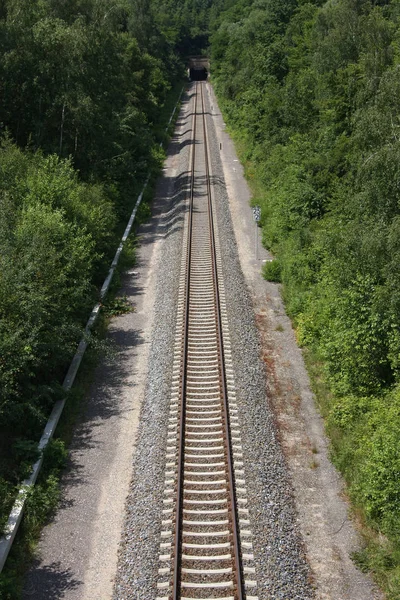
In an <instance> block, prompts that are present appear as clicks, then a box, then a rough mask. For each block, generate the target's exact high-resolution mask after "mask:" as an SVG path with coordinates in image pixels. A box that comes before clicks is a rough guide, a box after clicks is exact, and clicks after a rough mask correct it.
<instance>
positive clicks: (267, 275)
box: [263, 259, 281, 283]
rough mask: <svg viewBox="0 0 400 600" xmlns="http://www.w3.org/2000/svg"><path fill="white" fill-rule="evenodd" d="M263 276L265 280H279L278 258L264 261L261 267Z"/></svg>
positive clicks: (279, 265) (279, 267)
mask: <svg viewBox="0 0 400 600" xmlns="http://www.w3.org/2000/svg"><path fill="white" fill-rule="evenodd" d="M263 276H264V279H266V280H267V281H273V282H275V283H280V282H281V264H280V262H279V260H277V259H274V260H271V261H270V262H266V263H265V265H264V267H263Z"/></svg>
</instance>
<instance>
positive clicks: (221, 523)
mask: <svg viewBox="0 0 400 600" xmlns="http://www.w3.org/2000/svg"><path fill="white" fill-rule="evenodd" d="M204 86H205V84H204V83H195V84H193V85H192V88H191V92H192V101H191V105H192V110H193V120H192V140H191V159H190V163H191V168H190V177H189V198H188V211H187V217H186V222H185V232H184V247H183V256H182V266H181V277H180V290H179V305H178V308H177V326H176V337H175V348H174V367H173V382H172V390H171V404H170V415H169V426H168V441H167V455H166V476H165V477H166V478H165V490H164V500H163V503H164V509H163V520H162V532H161V538H162V539H161V545H160V549H161V551H160V568H159V582H158V592H159V596H158V600H188V599H200V598H202V599H203V598H204V599H208V600H214V599H216V600H244V599H247V600H256V598H257V596H256V595H255V594H256V581H255V568H254V567H253V554H252V542H251V528H250V521H249V514H248V512H249V511H248V508H247V495H246V482H245V476H244V468H243V456H242V446H241V437H240V429H239V422H238V416H237V412H238V411H237V406H236V397H235V383H234V374H233V368H232V359H231V350H230V342H229V328H228V320H227V313H226V307H225V293H224V286H223V281H222V263H221V255H220V249H219V242H218V225H217V223H216V219H215V209H214V208H213V190H212V181H211V177H210V161H209V151H208V141H207V120H206V111H205V106H204V97H203V90H204Z"/></svg>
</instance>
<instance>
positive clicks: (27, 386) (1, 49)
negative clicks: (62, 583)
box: [0, 0, 183, 597]
mask: <svg viewBox="0 0 400 600" xmlns="http://www.w3.org/2000/svg"><path fill="white" fill-rule="evenodd" d="M151 11H152V7H151V6H150V3H149V2H146V1H145V0H144V1H139V0H137V2H130V1H128V0H116V1H115V2H113V3H112V4H110V2H108V1H107V0H74V1H72V2H71V1H70V0H68V2H64V1H60V0H56V1H55V0H34V1H31V2H28V3H26V2H22V1H20V0H5V1H3V2H1V3H0V87H1V90H2V92H1V95H0V115H1V127H2V134H1V140H0V529H2V527H3V526H4V524H5V521H6V518H7V516H8V512H9V509H10V506H11V504H12V501H13V498H14V495H15V490H16V487H15V486H16V485H17V484H18V482H19V481H20V480H21V479H22V478H23V477H24V476H26V475H27V473H28V472H29V465H30V464H31V462H32V460H34V459H36V450H35V448H36V443H37V440H38V439H39V438H40V435H41V433H42V430H43V426H44V424H45V422H46V419H47V417H48V414H49V412H50V410H51V408H52V406H53V404H54V402H55V400H56V399H57V398H59V397H60V396H61V395H62V394H63V390H62V388H61V383H62V381H63V377H64V375H65V372H66V368H67V366H68V363H69V361H70V359H71V357H72V356H73V354H74V352H75V349H76V344H77V341H79V338H80V336H81V335H82V330H83V326H84V324H85V322H86V319H87V317H88V314H89V312H90V309H91V308H92V306H93V304H94V303H95V302H96V301H97V299H98V286H99V284H100V283H102V280H103V278H104V275H105V273H106V272H107V269H108V265H109V261H110V257H111V256H112V255H113V252H114V251H115V247H116V245H117V240H118V239H119V235H120V232H121V228H122V227H124V226H125V224H126V220H127V217H128V215H129V214H130V212H131V209H132V207H133V203H134V202H135V201H136V196H137V192H138V190H139V189H140V187H141V185H142V183H143V180H144V178H145V177H146V175H147V173H148V171H149V170H151V169H153V170H154V169H157V168H158V166H159V165H160V160H161V158H162V152H160V150H159V149H158V144H159V142H160V140H161V139H162V135H163V134H162V133H161V132H163V129H164V127H165V120H166V114H165V105H166V102H170V98H169V97H168V94H169V93H170V90H171V87H172V84H173V82H174V81H176V80H177V79H179V78H180V77H181V74H182V73H183V64H182V63H181V61H180V59H179V57H178V54H177V52H176V48H175V46H174V44H173V43H172V42H170V41H169V40H168V39H167V36H166V35H164V33H163V32H162V31H161V30H160V28H158V27H157V26H156V25H154V23H153V24H152V28H151V34H150V33H149V32H147V33H146V30H145V25H146V23H148V19H149V16H150V15H151ZM143 23H144V25H143V26H142V24H143ZM175 100H176V99H175ZM55 445H57V444H55ZM58 454H59V455H62V454H63V452H62V451H61V454H60V453H58ZM57 460H58V459H57ZM56 462H57V461H56ZM52 477H53V476H52ZM47 488H48V490H49V494H48V499H49V498H50V496H54V493H53V491H54V490H55V489H56V486H55V485H54V478H53V479H52V480H51V481H50V482H49V484H48V486H47ZM49 502H50V500H49ZM37 504H38V507H39V505H41V506H44V505H45V504H46V499H45V498H42V500H41V501H40V502H38V503H37ZM50 504H51V502H50ZM38 507H36V508H38ZM40 510H41V509H40ZM40 510H39V512H40ZM36 512H38V511H36ZM42 512H43V510H42ZM39 520H40V517H39ZM8 579H9V578H7V576H6V578H5V579H2V581H3V582H4V581H5V584H4V585H5V588H4V589H3V588H2V587H1V586H2V584H1V583H0V588H1V589H3V593H4V594H6V593H8V592H6V591H5V590H6V589H7V590H8V589H13V584H12V582H11V583H9V582H8V583H7V581H8ZM1 589H0V595H1V594H2V592H1ZM7 597H8V596H7Z"/></svg>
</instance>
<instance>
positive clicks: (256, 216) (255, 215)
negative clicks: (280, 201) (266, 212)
mask: <svg viewBox="0 0 400 600" xmlns="http://www.w3.org/2000/svg"><path fill="white" fill-rule="evenodd" d="M253 219H254V223H255V225H256V235H255V250H256V260H258V222H259V220H260V219H261V208H260V207H259V206H253Z"/></svg>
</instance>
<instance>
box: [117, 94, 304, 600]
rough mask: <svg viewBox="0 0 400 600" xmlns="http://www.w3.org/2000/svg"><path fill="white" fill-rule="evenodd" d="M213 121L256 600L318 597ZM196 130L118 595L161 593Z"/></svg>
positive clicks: (169, 256) (184, 151)
mask: <svg viewBox="0 0 400 600" xmlns="http://www.w3.org/2000/svg"><path fill="white" fill-rule="evenodd" d="M206 100H207V101H208V99H206ZM209 108H210V107H208V109H207V110H208V111H209ZM209 125H210V128H209V143H210V148H211V155H212V170H213V177H214V181H215V197H216V201H217V209H216V211H217V216H218V227H219V233H220V245H221V251H222V256H223V260H222V263H223V271H224V284H225V291H226V298H227V310H228V315H229V319H230V324H229V330H230V338H231V344H232V355H233V362H234V367H235V381H236V388H237V391H236V395H237V403H238V409H239V418H240V425H241V432H242V443H243V453H244V462H245V474H246V486H247V491H248V501H249V504H248V508H249V510H250V522H251V529H252V531H253V534H254V537H253V545H254V555H255V565H256V571H257V573H256V578H257V582H258V596H259V600H267V599H268V600H278V599H280V600H282V599H285V600H295V599H301V600H311V598H314V593H313V590H312V586H311V585H310V571H309V568H308V565H307V562H306V559H305V554H304V550H303V546H302V540H301V536H300V534H299V530H298V526H297V523H296V511H295V508H294V500H293V493H292V489H291V485H290V481H289V475H288V469H287V467H286V464H285V461H284V458H283V455H282V452H281V449H280V447H279V444H278V441H277V436H276V429H275V426H274V422H273V416H272V411H271V410H270V408H269V405H268V401H267V398H266V378H265V370H264V365H263V362H262V360H261V358H260V355H261V347H260V341H259V334H258V331H257V329H256V325H255V320H254V313H253V309H252V300H251V298H250V295H249V293H248V290H247V287H246V284H245V281H244V277H243V274H242V272H241V269H240V264H239V259H238V253H237V247H236V241H235V237H234V233H233V228H232V222H231V217H230V212H229V201H228V197H227V193H226V189H225V186H224V179H223V170H222V165H221V162H220V159H219V152H218V149H219V148H218V144H217V139H216V135H215V131H214V127H213V124H212V120H211V118H210V117H209ZM189 127H190V124H189V118H187V123H186V126H185V127H184V128H183V129H182V131H183V132H185V131H187V130H188V129H189ZM189 135H190V132H188V133H187V134H186V135H183V136H182V137H181V138H178V139H179V143H176V144H175V148H174V149H173V151H175V152H176V151H177V150H178V149H180V154H179V159H178V164H179V166H178V174H180V175H181V176H180V177H178V178H177V182H176V184H175V189H174V198H172V199H169V202H170V204H171V206H170V207H169V212H168V214H167V216H166V219H165V224H166V225H168V223H169V224H170V226H171V229H172V234H171V235H169V229H168V227H166V228H164V229H163V230H162V231H161V232H160V235H162V236H163V237H164V241H163V244H164V245H163V252H162V260H161V264H160V272H159V280H158V286H157V299H156V307H155V326H154V335H153V341H152V347H151V354H150V367H149V376H148V385H147V392H146V397H145V401H144V403H143V407H142V411H141V418H140V425H139V436H138V443H137V451H136V454H135V462H134V467H133V479H132V485H131V491H130V495H129V497H128V500H127V506H126V512H127V515H126V522H125V529H124V534H123V542H122V545H121V551H120V558H119V564H118V573H117V578H116V584H115V589H114V600H117V599H118V600H128V599H129V600H154V599H155V598H156V596H157V587H156V586H157V579H158V567H159V562H158V556H159V544H160V532H161V510H162V507H163V506H162V495H163V488H164V465H165V446H166V438H167V417H168V409H169V386H170V382H171V377H172V361H173V353H172V351H171V348H172V347H173V343H174V335H175V316H176V315H175V309H176V305H177V296H178V280H179V270H180V254H181V249H182V225H183V214H184V213H183V203H184V195H185V194H184V188H185V185H186V173H187V169H188V161H189V148H190V146H189V144H188V143H187V140H188V139H189ZM179 146H180V147H179ZM161 186H162V184H161ZM161 193H162V189H161Z"/></svg>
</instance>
